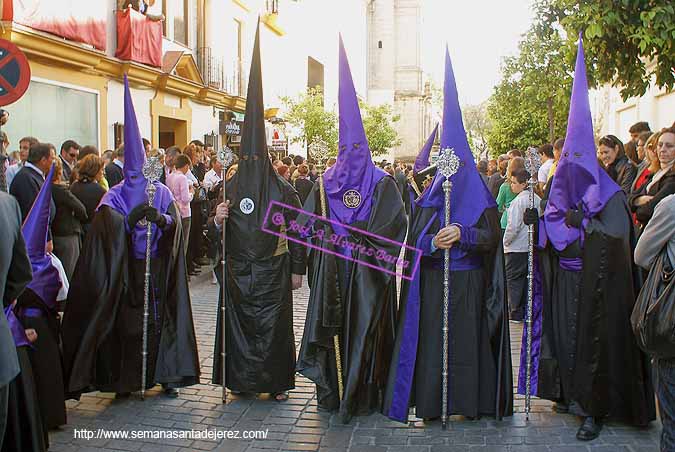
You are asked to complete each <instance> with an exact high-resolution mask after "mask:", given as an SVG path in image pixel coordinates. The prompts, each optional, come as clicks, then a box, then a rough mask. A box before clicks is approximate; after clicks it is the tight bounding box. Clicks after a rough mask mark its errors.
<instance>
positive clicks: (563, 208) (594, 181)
mask: <svg viewBox="0 0 675 452" xmlns="http://www.w3.org/2000/svg"><path fill="white" fill-rule="evenodd" d="M619 190H621V188H620V187H619V186H618V185H617V184H616V183H615V182H614V181H613V180H612V179H611V178H610V177H609V175H608V174H607V173H606V172H605V170H604V169H602V168H601V167H600V165H599V164H598V159H597V157H596V152H595V140H594V138H593V121H592V118H591V107H590V104H589V101H588V80H587V78H586V64H585V62H584V47H583V42H582V40H581V35H580V36H579V47H578V52H577V61H576V67H575V69H574V84H573V86H572V98H571V100H570V113H569V117H568V122H567V136H566V138H565V146H564V147H563V151H562V156H561V157H560V162H559V163H558V167H557V169H556V172H555V176H554V177H553V182H552V185H551V192H550V195H549V199H548V203H547V205H546V211H545V212H544V223H545V225H546V227H545V229H544V231H545V232H546V234H547V236H548V239H549V240H550V241H551V244H552V245H553V247H554V248H555V249H556V250H558V251H562V250H564V249H565V248H567V246H569V245H570V244H571V243H574V242H575V241H577V240H581V243H582V244H583V236H584V230H585V228H586V226H587V225H588V222H589V221H590V219H591V218H593V217H594V216H595V215H597V214H598V213H599V212H600V211H601V210H602V209H604V208H605V205H606V204H607V202H608V201H609V200H610V199H611V197H612V196H614V194H615V193H616V192H618V191H619ZM570 209H577V210H578V209H582V210H583V212H584V221H583V223H582V227H581V228H574V227H569V226H567V225H566V224H565V214H566V213H567V211H568V210H570Z"/></svg>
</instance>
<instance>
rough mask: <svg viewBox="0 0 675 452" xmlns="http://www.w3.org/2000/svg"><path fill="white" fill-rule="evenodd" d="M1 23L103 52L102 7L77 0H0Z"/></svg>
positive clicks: (104, 21) (103, 9)
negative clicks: (5, 22)
mask: <svg viewBox="0 0 675 452" xmlns="http://www.w3.org/2000/svg"><path fill="white" fill-rule="evenodd" d="M0 8H1V13H2V20H6V21H14V22H16V23H18V24H21V25H25V26H26V27H30V28H33V29H35V30H40V31H46V32H47V33H52V34H54V35H57V36H61V37H63V38H66V39H69V40H71V41H76V42H83V43H85V44H90V45H92V46H94V47H95V48H97V49H98V50H103V51H105V49H106V22H107V20H106V14H107V13H106V9H107V8H106V5H105V3H103V2H81V1H80V0H59V1H55V0H31V1H22V2H15V1H14V0H0Z"/></svg>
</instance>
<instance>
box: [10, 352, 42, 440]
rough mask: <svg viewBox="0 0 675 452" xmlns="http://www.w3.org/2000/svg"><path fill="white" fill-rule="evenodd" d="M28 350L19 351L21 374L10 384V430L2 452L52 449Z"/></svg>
mask: <svg viewBox="0 0 675 452" xmlns="http://www.w3.org/2000/svg"><path fill="white" fill-rule="evenodd" d="M28 348H29V347H28V346H23V347H17V348H16V354H17V357H18V358H19V366H20V367H21V373H20V374H19V375H17V376H16V378H14V380H12V382H11V383H10V384H9V397H8V403H7V429H6V430H5V439H4V440H3V442H2V452H17V451H21V452H43V451H46V450H47V448H48V447H49V436H48V434H47V430H46V429H45V428H44V426H43V420H42V414H41V413H40V403H39V402H38V394H37V391H36V389H35V383H34V379H33V370H32V368H31V365H30V358H29V357H28Z"/></svg>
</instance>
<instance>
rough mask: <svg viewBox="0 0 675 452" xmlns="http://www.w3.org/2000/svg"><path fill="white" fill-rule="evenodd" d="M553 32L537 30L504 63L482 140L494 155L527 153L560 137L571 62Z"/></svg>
mask: <svg viewBox="0 0 675 452" xmlns="http://www.w3.org/2000/svg"><path fill="white" fill-rule="evenodd" d="M563 45H564V44H563V38H562V36H561V35H560V33H559V31H558V30H556V29H555V28H546V27H542V26H540V25H539V24H535V25H534V26H533V27H532V28H531V29H530V31H528V33H527V34H526V35H525V37H524V38H523V40H522V41H521V42H520V44H519V54H518V55H517V56H514V57H507V58H505V59H504V61H503V63H502V80H501V81H500V82H499V83H498V84H497V86H495V90H494V93H493V94H492V96H491V97H490V99H489V100H488V106H487V118H488V121H489V123H490V126H491V127H490V128H489V130H488V131H487V134H486V139H487V143H488V145H489V148H490V151H491V153H492V154H493V155H497V154H499V153H503V152H506V151H508V150H510V149H514V148H517V149H525V148H527V147H528V146H536V145H539V144H541V143H545V142H552V141H553V140H554V139H555V138H556V137H559V136H562V135H564V133H565V129H566V127H567V114H568V112H569V99H570V94H571V90H572V71H573V64H572V60H570V59H569V58H568V55H567V54H565V53H564V52H561V51H559V49H560V47H562V46H563Z"/></svg>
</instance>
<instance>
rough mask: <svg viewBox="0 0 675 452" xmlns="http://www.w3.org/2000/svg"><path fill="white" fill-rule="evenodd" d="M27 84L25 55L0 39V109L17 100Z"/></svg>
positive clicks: (28, 74) (27, 67)
mask: <svg viewBox="0 0 675 452" xmlns="http://www.w3.org/2000/svg"><path fill="white" fill-rule="evenodd" d="M29 84H30V66H29V65H28V59H27V58H26V55H25V54H24V53H23V52H22V51H21V50H20V49H19V48H18V47H17V46H16V45H14V44H13V43H11V42H9V41H7V40H4V39H0V107H4V106H5V105H9V104H11V103H13V102H16V101H17V100H19V99H20V98H21V96H23V94H24V93H25V92H26V90H27V89H28V85H29Z"/></svg>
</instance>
